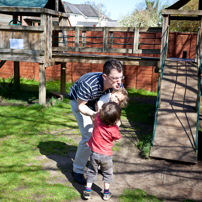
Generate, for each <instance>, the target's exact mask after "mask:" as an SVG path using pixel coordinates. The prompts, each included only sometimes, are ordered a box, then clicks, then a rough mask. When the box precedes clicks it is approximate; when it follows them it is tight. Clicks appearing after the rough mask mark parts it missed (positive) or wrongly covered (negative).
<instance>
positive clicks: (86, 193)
mask: <svg viewBox="0 0 202 202" xmlns="http://www.w3.org/2000/svg"><path fill="white" fill-rule="evenodd" d="M90 196H91V192H89V191H83V197H84V198H85V199H89V198H90Z"/></svg>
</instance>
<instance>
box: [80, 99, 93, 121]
mask: <svg viewBox="0 0 202 202" xmlns="http://www.w3.org/2000/svg"><path fill="white" fill-rule="evenodd" d="M86 103H87V102H86V101H83V100H81V99H79V98H77V107H78V109H79V111H80V112H81V113H82V114H84V115H86V116H91V117H92V118H94V117H95V115H96V113H97V112H95V111H93V110H92V109H90V108H89V107H88V106H87V105H86Z"/></svg>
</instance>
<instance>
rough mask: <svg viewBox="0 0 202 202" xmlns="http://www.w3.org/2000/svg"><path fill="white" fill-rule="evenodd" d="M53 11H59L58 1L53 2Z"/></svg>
mask: <svg viewBox="0 0 202 202" xmlns="http://www.w3.org/2000/svg"><path fill="white" fill-rule="evenodd" d="M55 10H56V11H59V0H55Z"/></svg>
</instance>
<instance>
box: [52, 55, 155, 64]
mask: <svg viewBox="0 0 202 202" xmlns="http://www.w3.org/2000/svg"><path fill="white" fill-rule="evenodd" d="M111 57H112V56H111V55H90V54H73V53H72V54H71V53H55V54H53V61H55V62H72V63H93V64H96V63H97V64H104V63H105V61H106V60H108V59H110V58H111ZM113 57H114V58H116V59H118V60H120V61H121V62H123V64H124V65H135V66H155V67H156V65H157V62H158V61H159V58H155V57H137V56H136V57H135V56H117V55H116V56H114V55H113Z"/></svg>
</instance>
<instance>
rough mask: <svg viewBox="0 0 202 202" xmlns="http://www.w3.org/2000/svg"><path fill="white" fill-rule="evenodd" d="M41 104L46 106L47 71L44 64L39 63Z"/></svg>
mask: <svg viewBox="0 0 202 202" xmlns="http://www.w3.org/2000/svg"><path fill="white" fill-rule="evenodd" d="M39 104H40V105H45V104H46V69H45V65H44V63H39Z"/></svg>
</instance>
